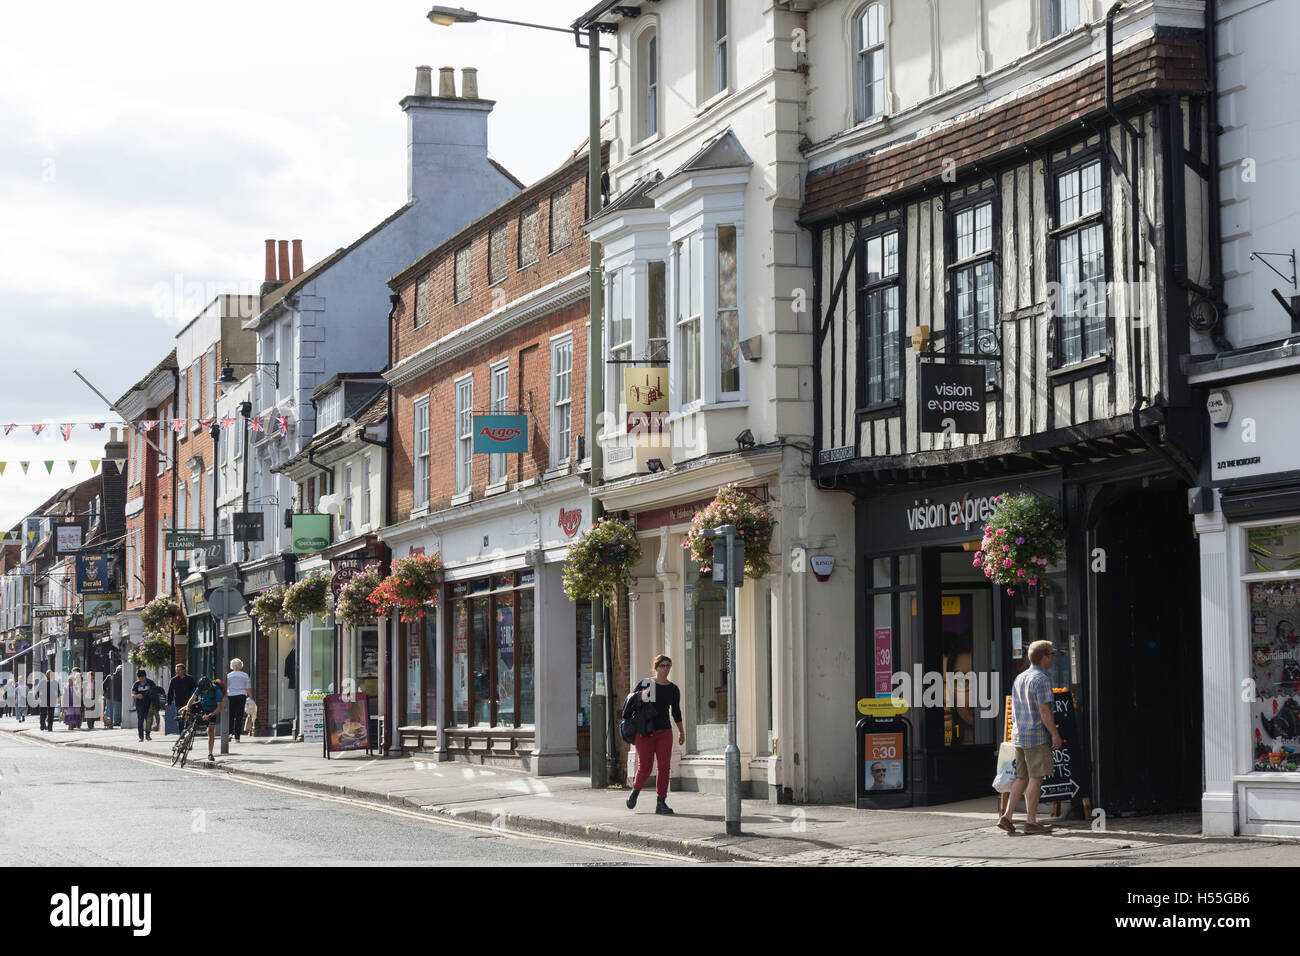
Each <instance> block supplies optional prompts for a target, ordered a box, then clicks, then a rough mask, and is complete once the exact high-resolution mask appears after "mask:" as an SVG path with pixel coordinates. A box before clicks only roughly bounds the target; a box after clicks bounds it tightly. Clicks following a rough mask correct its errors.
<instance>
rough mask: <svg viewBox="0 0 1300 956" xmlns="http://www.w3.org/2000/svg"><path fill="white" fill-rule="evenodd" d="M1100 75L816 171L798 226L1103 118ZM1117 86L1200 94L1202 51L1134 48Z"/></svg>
mask: <svg viewBox="0 0 1300 956" xmlns="http://www.w3.org/2000/svg"><path fill="white" fill-rule="evenodd" d="M1103 75H1104V67H1103V66H1102V65H1100V64H1099V65H1097V66H1095V67H1091V68H1089V69H1087V70H1085V71H1083V72H1082V73H1079V74H1077V75H1074V76H1071V77H1069V78H1068V79H1065V80H1061V81H1060V82H1058V83H1053V84H1051V85H1050V86H1047V87H1045V88H1043V89H1041V90H1038V91H1036V92H1034V93H1033V94H1031V95H1026V96H1022V97H1019V98H1018V99H1015V100H1013V101H1011V102H1009V103H1006V104H1005V105H1002V106H998V107H995V108H993V109H990V110H987V111H985V112H984V113H981V114H979V115H977V116H973V117H971V118H970V119H967V120H963V121H961V122H959V123H954V124H952V125H951V126H948V127H946V128H944V129H941V130H938V131H936V132H934V133H932V134H930V135H928V136H924V137H921V138H919V139H914V140H909V141H907V142H904V143H900V144H898V145H894V146H887V147H884V148H882V149H879V150H877V151H876V152H875V153H871V154H865V155H860V156H854V157H851V158H849V159H846V160H843V161H841V162H839V163H835V164H834V165H831V166H826V167H824V168H821V169H817V170H814V171H813V172H810V173H809V174H808V179H807V189H806V191H805V201H804V206H803V210H802V213H801V216H800V218H801V221H803V222H804V223H809V222H813V221H816V220H818V219H824V218H828V217H830V216H833V215H835V214H837V213H842V212H848V211H852V210H854V209H856V208H858V207H861V206H862V205H863V204H865V203H868V202H870V201H872V200H875V199H881V198H884V197H886V196H890V195H892V194H894V193H898V192H900V191H902V190H906V189H909V188H913V187H917V186H920V185H922V184H924V183H927V182H933V181H938V180H939V178H940V176H941V174H942V171H943V170H944V168H945V161H947V160H951V162H952V163H955V164H956V168H957V169H958V170H960V169H962V168H963V167H965V166H968V165H969V164H971V163H973V162H975V161H977V160H978V161H982V162H992V161H994V160H996V159H997V158H998V157H999V156H1005V155H1010V154H1012V153H1015V152H1023V149H1024V147H1025V146H1027V145H1029V144H1032V143H1034V142H1035V141H1036V140H1038V139H1040V138H1042V137H1045V136H1048V135H1050V134H1052V133H1054V132H1056V131H1059V130H1060V129H1061V127H1063V126H1066V125H1068V124H1070V123H1071V122H1075V123H1077V122H1080V121H1083V120H1087V119H1095V118H1098V117H1100V116H1102V115H1104V111H1105V89H1104V85H1103ZM1114 86H1115V93H1114V95H1115V100H1116V102H1117V103H1120V102H1122V101H1124V100H1125V99H1128V100H1132V99H1135V98H1136V97H1137V96H1138V95H1139V94H1150V93H1154V92H1174V93H1203V92H1205V91H1206V90H1207V89H1208V88H1209V84H1208V82H1207V79H1206V75H1205V51H1204V46H1203V44H1202V43H1201V40H1200V39H1199V38H1198V37H1196V36H1188V35H1177V36H1156V37H1154V38H1152V39H1151V40H1149V41H1147V42H1145V43H1139V44H1136V45H1135V46H1132V47H1130V48H1128V49H1127V50H1124V51H1122V52H1120V53H1117V54H1116V55H1115V71H1114ZM947 168H950V169H951V168H952V166H951V164H949V165H948V167H947Z"/></svg>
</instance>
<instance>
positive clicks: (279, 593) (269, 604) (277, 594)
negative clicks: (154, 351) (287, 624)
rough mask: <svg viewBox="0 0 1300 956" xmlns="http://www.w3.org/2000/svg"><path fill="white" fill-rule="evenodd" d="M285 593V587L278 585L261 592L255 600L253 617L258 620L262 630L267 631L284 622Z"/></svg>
mask: <svg viewBox="0 0 1300 956" xmlns="http://www.w3.org/2000/svg"><path fill="white" fill-rule="evenodd" d="M284 592H285V586H284V585H283V584H277V585H275V586H274V587H270V588H267V589H266V590H265V591H259V592H258V594H257V597H255V598H253V617H255V618H257V626H258V627H259V628H260V629H262V630H264V631H265V630H267V629H269V628H272V627H275V626H276V625H278V624H280V623H281V622H282V621H283V620H284Z"/></svg>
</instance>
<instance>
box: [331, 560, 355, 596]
mask: <svg viewBox="0 0 1300 956" xmlns="http://www.w3.org/2000/svg"><path fill="white" fill-rule="evenodd" d="M360 574H361V565H360V564H353V565H348V566H347V567H342V568H339V569H338V570H337V571H335V572H334V576H333V577H332V578H330V593H331V594H333V595H334V600H336V601H337V600H338V599H339V592H340V591H342V590H343V588H344V587H345V586H346V585H347V583H348V582H349V581H351V580H352V579H353V578H356V577H359V576H360Z"/></svg>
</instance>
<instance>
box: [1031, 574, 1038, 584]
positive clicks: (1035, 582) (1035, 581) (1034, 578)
mask: <svg viewBox="0 0 1300 956" xmlns="http://www.w3.org/2000/svg"><path fill="white" fill-rule="evenodd" d="M1029 583H1030V584H1037V583H1038V575H1036V574H1035V575H1034V576H1033V577H1032V578H1030V579H1029Z"/></svg>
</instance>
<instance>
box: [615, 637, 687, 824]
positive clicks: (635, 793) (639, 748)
mask: <svg viewBox="0 0 1300 956" xmlns="http://www.w3.org/2000/svg"><path fill="white" fill-rule="evenodd" d="M672 666H673V661H672V658H670V657H669V656H668V655H667V654H660V655H659V656H658V657H656V658H655V660H654V670H655V676H654V677H653V678H650V677H645V678H642V679H641V681H640V682H639V683H638V684H637V685H636V689H637V690H639V691H640V692H641V703H640V705H639V706H641V707H650V708H652V712H653V714H654V719H653V721H652V724H651V726H652V728H653V729H652V730H651V732H650V733H649V734H643V733H638V734H637V735H636V781H635V782H634V783H633V784H632V794H631V796H629V797H628V798H627V807H628V809H629V810H631V809H634V808H635V807H636V799H637V797H639V796H640V795H641V788H642V787H643V786H645V782H646V781H647V780H649V779H650V768H651V766H652V765H654V764H657V765H658V769H657V770H656V771H655V793H656V796H657V797H658V800H657V802H656V803H655V813H672V812H673V811H672V808H670V807H669V806H668V802H667V800H668V774H669V769H670V765H671V763H672V756H673V732H672V728H671V727H669V726H668V717H669V715H670V714H671V715H672V719H673V720H674V721H675V722H676V724H677V743H678V744H685V743H686V730H685V728H684V727H682V693H681V691H680V690H678V688H677V685H676V684H673V683H671V682H669V680H668V672H669V671H670V670H671V669H672Z"/></svg>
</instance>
